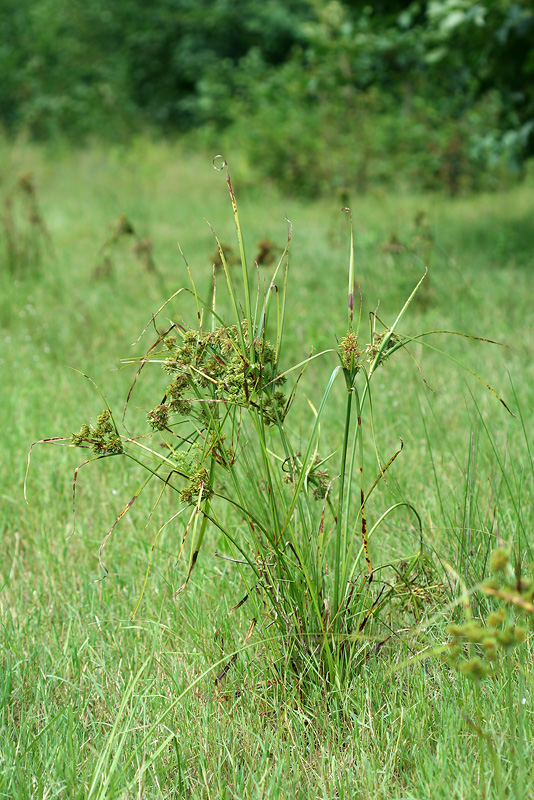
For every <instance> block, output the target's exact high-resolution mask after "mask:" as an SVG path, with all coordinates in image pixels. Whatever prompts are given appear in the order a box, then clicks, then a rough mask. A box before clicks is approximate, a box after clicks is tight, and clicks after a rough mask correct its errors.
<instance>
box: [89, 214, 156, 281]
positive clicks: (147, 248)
mask: <svg viewBox="0 0 534 800" xmlns="http://www.w3.org/2000/svg"><path fill="white" fill-rule="evenodd" d="M108 228H109V231H110V233H109V234H108V236H107V238H106V240H105V242H104V244H103V245H102V246H101V248H100V250H99V253H98V263H97V264H96V266H95V268H94V270H93V277H94V278H102V277H105V276H109V275H112V274H113V271H114V268H115V261H116V258H117V256H118V255H124V249H125V248H124V243H125V242H130V244H131V246H130V248H129V249H130V252H131V253H133V255H134V257H135V259H136V261H137V262H138V263H139V264H140V265H141V266H142V268H143V269H144V271H145V272H147V273H148V274H149V275H153V276H154V278H155V280H156V282H157V284H158V287H159V288H160V289H161V290H162V292H163V294H164V295H166V294H167V292H166V289H165V281H164V279H163V275H162V273H161V270H160V269H159V267H158V265H157V264H156V261H155V259H154V247H153V242H152V239H150V238H149V237H145V238H143V237H142V236H140V235H139V234H138V233H137V231H136V229H135V227H134V225H133V223H132V222H131V221H130V220H129V219H128V217H127V216H126V214H120V216H119V217H118V218H117V219H116V220H114V221H113V222H111V223H110V224H109V226H108Z"/></svg>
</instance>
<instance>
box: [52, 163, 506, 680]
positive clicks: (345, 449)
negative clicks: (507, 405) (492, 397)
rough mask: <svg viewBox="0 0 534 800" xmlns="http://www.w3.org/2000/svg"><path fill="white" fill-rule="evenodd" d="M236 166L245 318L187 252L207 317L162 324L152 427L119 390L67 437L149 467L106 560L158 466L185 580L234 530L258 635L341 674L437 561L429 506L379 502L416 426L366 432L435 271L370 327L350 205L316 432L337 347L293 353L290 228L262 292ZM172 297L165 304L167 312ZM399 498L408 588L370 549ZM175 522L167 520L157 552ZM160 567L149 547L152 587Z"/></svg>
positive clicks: (317, 673)
mask: <svg viewBox="0 0 534 800" xmlns="http://www.w3.org/2000/svg"><path fill="white" fill-rule="evenodd" d="M221 169H223V170H224V171H225V174H226V181H227V185H228V190H229V193H230V199H231V203H232V208H233V215H234V221H235V227H236V234H237V243H238V248H239V254H240V255H239V257H240V263H241V282H240V283H241V285H240V290H239V291H238V290H237V288H236V282H235V281H236V278H235V273H234V270H233V269H230V268H229V265H228V261H227V258H226V255H225V251H224V248H223V247H222V245H221V243H220V242H219V240H218V238H217V236H216V235H215V234H214V236H215V240H216V243H217V250H218V254H219V258H220V263H221V266H222V270H223V273H224V277H225V279H226V287H227V291H228V301H229V305H230V308H231V309H232V311H231V319H230V320H227V319H225V318H223V317H222V316H221V315H220V314H219V312H218V308H217V305H216V293H215V286H216V282H215V280H214V283H213V287H214V291H213V297H212V299H211V302H209V303H207V302H204V301H203V300H202V299H201V298H200V297H199V296H198V293H197V291H196V288H195V284H194V280H193V276H192V273H191V270H190V269H189V265H187V262H186V265H187V268H188V270H189V275H190V279H191V284H192V288H191V289H185V288H184V289H180V290H178V292H176V293H175V295H173V297H172V298H170V299H171V300H172V299H173V298H174V297H176V296H177V295H179V294H181V293H183V292H185V293H189V294H190V296H191V297H192V299H193V301H194V304H195V306H196V321H195V324H194V325H191V324H190V323H188V322H187V321H186V320H185V319H182V318H178V319H177V320H175V321H173V322H171V324H170V326H167V327H166V329H165V330H161V331H160V330H158V332H157V338H156V340H155V341H154V343H153V344H152V345H151V347H150V348H149V350H148V352H147V353H146V354H145V356H143V358H141V359H140V361H139V362H138V371H137V374H136V377H135V380H134V384H133V386H132V387H131V389H130V392H129V394H128V398H127V401H126V405H127V404H128V401H129V400H130V397H131V395H132V391H133V389H134V386H135V384H136V382H137V381H138V380H139V379H140V377H141V373H142V371H143V370H144V369H145V368H146V367H147V365H158V366H159V368H160V369H162V372H163V375H164V383H163V386H162V393H161V394H160V395H159V398H158V402H157V403H155V404H154V406H153V407H152V408H151V409H149V410H148V411H147V414H146V423H147V429H146V430H145V431H144V432H143V433H141V434H140V435H137V436H130V435H128V436H127V435H122V436H121V435H120V434H119V430H118V426H117V424H116V422H115V419H114V416H113V414H112V411H111V409H110V408H109V407H108V406H107V403H106V408H105V409H104V411H103V412H102V414H101V415H100V417H99V418H98V422H97V425H96V426H94V427H93V426H90V425H87V424H84V425H83V426H82V428H81V430H80V431H79V433H77V434H73V435H72V437H70V438H69V439H57V440H54V441H61V442H66V443H69V444H70V445H74V446H76V447H82V448H88V449H90V450H91V451H92V452H93V453H94V456H93V458H90V459H89V461H92V460H95V459H100V458H107V457H116V456H121V457H125V458H129V459H131V460H133V461H134V462H135V463H136V464H138V465H139V466H140V467H142V468H143V469H144V470H145V471H146V479H145V480H144V482H143V483H142V484H141V486H140V487H139V489H138V491H137V492H136V493H135V494H134V496H133V497H131V498H130V499H129V500H128V502H127V504H126V505H125V507H124V509H123V510H122V511H121V513H120V514H119V515H118V516H117V518H116V519H115V521H114V523H113V525H112V526H111V528H110V529H109V531H108V533H107V534H106V536H105V537H104V539H103V541H102V544H101V547H100V551H99V557H100V563H101V566H102V569H103V570H104V572H105V573H106V572H107V569H106V567H105V565H104V563H103V551H104V548H105V545H106V543H107V542H108V540H109V537H110V536H111V535H112V533H113V531H114V530H115V527H116V525H117V523H118V522H119V520H120V519H121V518H122V517H123V516H124V515H125V514H126V513H127V511H128V510H129V508H131V506H132V504H133V503H134V501H135V500H136V498H137V497H138V495H139V493H140V492H141V491H142V489H143V488H144V487H145V486H146V485H147V484H148V483H149V482H151V481H156V482H159V484H160V486H161V492H162V493H163V492H164V491H165V492H172V493H174V495H175V497H176V513H175V514H174V515H173V517H172V520H173V521H175V524H176V520H178V521H182V525H181V540H180V542H179V543H178V545H177V549H178V551H179V555H180V556H181V555H182V554H188V567H187V573H186V577H185V580H184V581H183V583H182V585H181V586H179V587H178V588H177V590H176V592H175V594H176V595H177V594H179V593H180V592H182V591H183V590H184V589H185V588H186V586H187V584H188V582H189V580H190V577H191V574H192V572H193V570H194V568H195V565H196V563H197V560H198V557H199V554H200V551H201V548H202V545H203V543H204V541H205V536H206V533H207V531H208V529H209V528H211V529H215V530H218V531H220V532H222V533H223V534H224V536H225V537H226V539H227V541H228V544H229V547H230V549H231V551H232V556H231V558H230V560H231V561H232V562H233V563H235V564H236V565H237V568H238V569H239V570H240V571H241V575H242V580H243V584H244V596H243V598H242V599H241V600H239V602H237V603H236V604H235V605H234V606H233V609H232V611H231V612H230V613H233V612H234V611H235V610H237V609H238V608H242V607H243V606H244V604H245V603H247V607H250V606H252V610H251V619H252V621H251V622H250V624H249V628H248V633H247V636H246V641H247V642H248V640H249V639H250V637H251V635H252V632H253V631H254V629H256V630H258V631H261V641H262V642H263V644H264V647H265V648H267V652H269V653H270V655H271V657H272V663H273V664H278V665H282V666H283V667H284V668H286V669H290V670H291V671H293V672H294V673H295V674H296V675H298V676H299V678H300V679H301V681H302V680H303V679H304V676H305V675H308V679H310V680H317V679H319V680H322V681H326V682H327V683H328V684H329V685H330V686H331V687H332V688H334V687H339V686H341V684H342V682H343V681H344V680H345V679H346V678H347V677H348V676H349V675H350V674H352V673H353V671H354V669H355V668H356V667H357V666H358V665H359V664H361V663H362V662H363V661H364V660H365V659H366V658H367V657H368V654H369V649H368V644H369V641H370V640H371V639H372V636H373V635H375V638H376V632H377V631H379V630H380V628H379V627H378V626H379V621H380V618H381V615H382V614H384V613H385V612H386V610H387V613H388V614H391V613H393V612H394V609H395V607H396V605H399V607H402V608H405V607H406V606H407V599H406V593H407V592H409V591H410V590H411V587H412V585H413V586H415V585H416V582H414V581H412V580H411V579H410V576H411V575H412V574H413V575H415V574H419V573H420V574H423V572H425V573H426V572H427V571H428V566H425V569H423V570H422V571H421V569H420V568H419V567H418V566H417V565H421V564H423V562H424V563H425V565H428V564H429V563H430V562H429V559H428V555H427V554H426V553H423V530H422V524H421V519H420V516H419V514H418V512H417V510H416V508H415V507H414V506H413V505H412V504H411V503H409V502H407V501H406V500H405V499H403V498H400V499H397V500H396V501H395V502H392V503H391V504H390V505H389V506H388V507H387V508H385V509H384V510H383V511H382V512H380V513H376V512H373V513H374V516H373V517H372V516H371V514H370V513H369V511H368V507H369V498H370V496H371V495H372V494H373V493H374V492H375V490H377V487H378V486H379V485H380V484H383V483H385V482H387V477H386V473H387V471H388V469H389V468H390V466H391V465H392V463H393V462H394V461H395V460H396V459H397V457H398V456H399V454H400V453H401V451H402V447H403V445H402V442H401V445H400V447H399V449H398V450H397V451H396V452H395V453H393V454H391V455H390V456H389V458H387V459H384V458H382V457H381V456H380V455H379V453H378V451H377V450H376V446H375V447H374V453H371V454H369V453H368V452H367V450H368V446H367V444H366V442H367V441H368V439H367V432H369V435H370V439H369V440H371V441H374V439H373V438H372V431H373V426H374V421H373V417H372V403H371V386H372V382H373V379H374V375H375V374H376V372H377V370H379V369H380V370H382V369H383V368H384V366H385V365H386V363H387V362H388V361H389V359H390V358H391V357H392V356H393V355H394V354H395V353H396V352H397V351H400V350H403V349H405V348H406V347H408V346H409V345H410V343H411V342H413V341H419V342H422V343H423V344H424V343H425V341H426V339H425V337H426V336H427V335H428V333H432V331H431V332H427V333H421V334H418V335H416V336H409V335H406V334H401V332H400V331H399V330H398V327H399V323H400V322H401V319H402V318H403V317H404V314H405V312H406V310H407V309H408V307H409V305H410V303H411V301H412V299H413V298H414V296H415V294H416V292H417V289H418V288H419V286H420V284H421V282H422V281H423V279H424V276H423V277H422V278H421V280H420V281H419V283H418V284H417V286H416V287H415V288H414V290H413V291H412V293H411V294H410V296H409V297H408V299H407V301H406V303H405V304H404V306H403V307H402V309H401V310H400V312H399V314H398V315H397V317H396V319H395V320H394V322H393V324H392V325H391V326H390V327H388V326H386V325H385V324H383V323H381V321H380V320H379V318H378V317H377V315H376V314H375V313H372V314H371V315H370V322H371V325H370V336H369V339H368V341H365V339H362V336H361V331H360V328H361V325H360V323H361V312H362V299H361V297H359V298H358V299H359V312H358V313H357V314H355V313H354V305H355V287H356V281H355V275H354V248H353V234H352V217H351V248H350V264H349V281H348V308H347V327H346V333H345V335H344V336H343V337H342V338H341V340H340V341H339V344H338V346H337V348H335V349H333V350H329V351H326V352H330V353H337V356H336V357H337V360H338V364H337V366H336V367H335V368H334V369H333V372H332V374H331V377H330V379H329V381H328V384H327V386H326V388H325V390H324V393H323V396H322V398H320V401H319V403H318V405H317V410H316V411H315V412H314V416H313V418H312V420H311V432H310V435H309V438H308V440H307V441H305V442H304V444H303V442H302V440H301V438H300V436H298V435H297V434H296V433H294V432H293V430H292V427H291V413H290V412H291V406H292V403H293V400H294V397H295V393H296V391H297V386H298V383H299V380H300V377H301V375H302V372H303V371H304V369H305V368H306V367H307V365H308V364H309V363H310V362H311V361H312V360H313V359H314V358H317V357H319V356H321V355H324V353H318V354H315V355H313V356H310V357H309V358H307V359H305V360H304V361H303V362H302V363H299V364H296V365H293V366H292V367H286V368H282V366H281V364H280V360H281V356H282V355H283V347H282V345H283V335H284V327H285V322H286V320H285V317H286V287H287V283H288V274H289V244H290V240H291V229H290V230H289V235H288V241H287V245H286V247H285V249H284V252H283V253H282V256H281V258H280V259H279V261H278V264H277V265H276V266H275V267H274V270H273V274H272V277H271V280H270V282H269V284H268V286H267V288H266V289H265V290H264V291H263V292H261V291H258V293H257V296H256V297H255V298H253V297H252V294H251V289H250V285H251V277H252V276H251V275H250V274H249V269H248V265H247V260H246V256H245V248H244V242H243V236H242V231H241V225H240V220H239V214H238V210H237V205H236V200H235V195H234V191H233V187H232V183H231V180H230V175H229V171H228V166H227V164H226V162H222V166H221ZM344 210H345V211H349V210H348V209H344ZM168 302H170V301H167V303H168ZM167 303H166V304H165V305H164V306H163V307H162V308H161V309H160V310H159V311H158V312H157V313H156V314H155V315H154V316H153V318H152V320H151V322H153V323H154V325H156V323H157V319H158V315H159V313H160V312H161V311H162V309H163V308H164V307H166V305H167ZM147 327H148V326H147ZM145 330H146V329H145ZM471 338H476V337H471ZM432 349H434V350H436V349H437V348H435V347H434V346H432ZM440 352H441V351H440ZM290 378H291V379H292V380H290ZM338 378H342V379H343V384H342V385H343V388H344V393H345V414H344V422H343V424H342V425H341V426H340V431H339V434H340V435H339V441H337V442H333V443H332V444H331V445H329V447H328V448H327V451H326V452H324V445H323V444H322V442H321V441H320V429H321V420H322V417H323V414H324V410H325V408H326V406H327V404H328V403H329V401H330V396H331V393H332V390H333V387H334V385H335V384H336V381H337V379H338ZM485 385H486V386H487V384H485ZM488 388H489V387H488ZM491 391H493V390H491ZM499 399H500V398H499ZM501 402H502V401H501ZM125 408H126V407H125ZM154 439H159V442H156V441H154ZM44 441H46V440H44ZM48 441H52V440H48ZM84 463H88V462H84ZM373 463H374V464H375V466H373ZM77 472H78V471H76V473H75V483H76V476H77ZM399 513H407V514H408V515H409V516H410V517H411V519H412V520H413V522H414V525H415V529H416V531H417V532H418V537H417V541H418V546H417V550H416V552H414V553H413V554H412V555H411V556H409V557H407V558H406V559H404V560H403V562H402V564H403V567H402V570H403V572H402V574H403V576H404V584H403V585H404V586H405V591H403V592H402V593H401V592H399V590H398V586H396V585H395V584H394V583H392V582H391V580H389V578H388V575H389V574H390V573H391V570H392V569H393V571H395V569H396V567H395V565H394V564H393V565H391V564H383V563H380V562H378V563H373V561H372V559H371V551H370V541H371V539H376V538H377V537H378V535H379V532H380V528H381V525H382V523H383V522H384V521H385V520H386V519H387V518H388V517H389V516H390V515H393V514H399ZM166 524H167V523H165V525H166ZM165 525H163V526H162V527H161V528H160V530H159V531H158V532H157V533H156V535H155V538H154V543H153V547H152V554H153V553H154V550H155V548H156V545H157V541H158V538H159V536H160V534H161V531H162V530H163V529H164V528H165ZM376 549H377V550H379V545H377V546H376ZM151 559H152V556H151ZM151 559H150V560H151ZM149 568H150V562H149V565H148V567H147V573H146V576H145V581H144V585H143V591H144V588H145V587H146V585H147V581H148V577H149ZM399 570H400V567H399ZM399 570H397V572H399ZM388 571H389V572H388ZM141 597H142V594H141ZM141 597H140V598H139V602H138V604H137V606H136V609H135V610H134V614H135V612H136V610H137V608H138V606H139V603H140V602H141ZM236 599H237V598H236ZM377 651H378V648H375V652H377ZM225 674H226V673H225Z"/></svg>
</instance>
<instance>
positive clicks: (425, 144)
mask: <svg viewBox="0 0 534 800" xmlns="http://www.w3.org/2000/svg"><path fill="white" fill-rule="evenodd" d="M0 76H1V80H0V125H2V126H3V128H4V130H5V131H6V133H7V134H8V135H10V136H11V135H18V134H21V133H24V134H27V135H30V136H31V137H34V138H40V139H48V138H54V137H57V136H61V137H68V138H69V139H71V140H73V141H74V142H81V141H83V140H84V139H85V138H86V137H87V136H89V135H91V136H92V135H98V136H100V137H110V138H114V139H116V138H120V139H123V138H127V137H130V136H132V135H137V134H138V133H139V132H140V131H150V132H161V133H164V134H167V135H168V134H186V135H189V136H194V137H195V139H196V140H197V141H198V140H200V141H202V142H205V143H207V144H209V145H210V146H213V145H217V144H220V145H221V146H225V147H226V148H227V149H226V151H225V152H228V147H233V148H236V149H237V148H239V150H240V152H242V153H244V154H245V156H246V161H247V163H248V164H250V165H252V166H253V169H254V172H255V174H258V172H260V173H263V174H264V175H266V176H271V177H275V178H276V180H277V181H279V182H281V183H282V184H284V185H285V188H290V189H291V190H293V191H298V192H301V193H307V194H316V193H319V192H321V191H322V190H325V189H328V190H331V189H332V188H333V187H337V188H338V189H339V190H340V191H343V190H344V189H345V187H353V186H356V187H357V189H358V190H359V191H364V190H365V189H366V188H368V187H369V186H376V185H383V184H391V183H396V184H400V185H409V186H412V187H413V186H415V187H417V188H420V189H433V188H445V189H446V190H447V191H449V192H451V193H457V192H459V191H461V190H472V189H478V188H489V187H491V186H492V185H495V184H497V183H502V182H503V181H507V180H511V179H513V177H512V176H514V175H515V176H517V175H520V174H521V171H522V169H523V168H524V163H525V158H526V157H528V156H529V155H532V154H533V153H534V10H533V7H532V3H531V1H530V0H517V2H513V0H482V2H479V3H474V2H472V0H433V1H431V2H414V3H409V4H406V3H405V2H404V3H403V2H397V1H396V0H382V2H374V3H372V4H371V3H369V4H367V5H366V4H364V3H361V2H356V1H355V0H344V2H341V1H340V0H333V2H329V3H325V2H319V0H153V1H152V2H150V3H147V2H146V0H121V2H120V3H109V2H107V0H68V2H67V1H66V0H0Z"/></svg>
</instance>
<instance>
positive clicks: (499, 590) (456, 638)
mask: <svg viewBox="0 0 534 800" xmlns="http://www.w3.org/2000/svg"><path fill="white" fill-rule="evenodd" d="M491 566H492V570H493V572H495V573H497V574H500V575H501V578H502V579H501V580H499V579H497V578H493V579H491V580H489V581H486V583H484V584H483V586H482V590H483V592H484V593H485V594H487V595H490V596H493V597H496V598H497V599H499V600H501V601H503V602H504V603H505V606H506V607H507V608H506V607H501V608H500V609H499V610H498V611H493V612H491V613H490V614H489V615H488V617H487V619H486V620H485V621H483V620H480V621H477V620H471V621H470V622H467V623H465V624H463V625H449V627H448V629H447V630H448V633H449V634H450V636H451V639H452V641H451V642H450V644H448V645H447V646H446V649H445V651H444V657H445V659H446V660H447V661H448V662H449V663H450V664H451V665H453V666H454V667H456V668H457V669H458V670H459V671H460V672H461V673H462V674H463V675H465V676H466V677H468V678H470V679H472V680H475V681H479V680H480V679H481V678H483V677H485V676H486V675H487V674H488V672H489V671H490V668H491V664H492V663H495V662H496V661H497V660H498V658H499V654H500V652H503V651H504V652H506V651H509V650H512V649H513V648H514V647H516V646H517V645H520V644H522V643H523V642H524V641H525V639H526V637H527V629H526V627H525V626H524V625H522V624H517V623H516V622H514V621H513V620H512V619H511V614H512V611H511V609H516V610H519V611H520V612H522V613H525V612H526V613H527V614H529V615H530V617H531V618H532V615H533V613H534V605H533V604H532V600H533V598H534V584H533V583H532V581H531V580H530V579H527V578H521V577H520V576H518V575H516V574H515V572H514V570H513V569H512V567H511V565H510V556H509V553H508V551H507V550H506V549H505V548H498V549H497V550H494V551H493V553H492V554H491ZM467 650H470V651H471V652H470V656H471V657H470V658H466V651H467Z"/></svg>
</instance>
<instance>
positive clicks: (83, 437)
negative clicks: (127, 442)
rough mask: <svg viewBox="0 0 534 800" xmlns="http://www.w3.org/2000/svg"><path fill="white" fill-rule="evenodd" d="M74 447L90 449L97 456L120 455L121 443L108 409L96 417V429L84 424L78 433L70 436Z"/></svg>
mask: <svg viewBox="0 0 534 800" xmlns="http://www.w3.org/2000/svg"><path fill="white" fill-rule="evenodd" d="M71 441H72V444H73V445H75V446H76V447H91V448H92V450H93V453H96V454H97V455H117V454H118V453H122V450H123V448H122V442H121V437H120V436H119V434H118V432H117V429H116V427H115V424H114V422H113V419H112V416H111V413H110V411H109V409H107V408H105V409H104V410H103V411H102V413H101V414H100V416H99V417H98V420H97V424H96V427H93V426H92V425H87V424H84V425H82V427H81V428H80V431H79V433H73V434H72V436H71Z"/></svg>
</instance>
